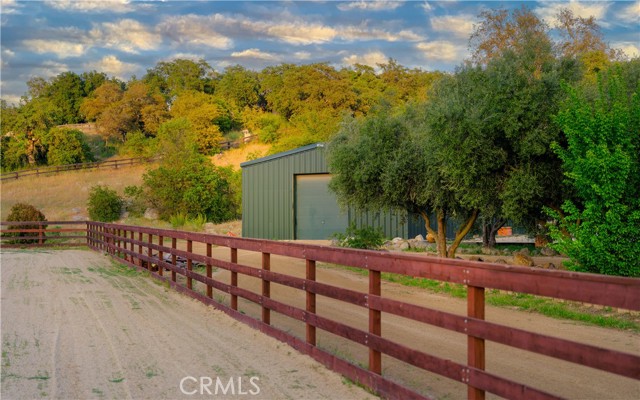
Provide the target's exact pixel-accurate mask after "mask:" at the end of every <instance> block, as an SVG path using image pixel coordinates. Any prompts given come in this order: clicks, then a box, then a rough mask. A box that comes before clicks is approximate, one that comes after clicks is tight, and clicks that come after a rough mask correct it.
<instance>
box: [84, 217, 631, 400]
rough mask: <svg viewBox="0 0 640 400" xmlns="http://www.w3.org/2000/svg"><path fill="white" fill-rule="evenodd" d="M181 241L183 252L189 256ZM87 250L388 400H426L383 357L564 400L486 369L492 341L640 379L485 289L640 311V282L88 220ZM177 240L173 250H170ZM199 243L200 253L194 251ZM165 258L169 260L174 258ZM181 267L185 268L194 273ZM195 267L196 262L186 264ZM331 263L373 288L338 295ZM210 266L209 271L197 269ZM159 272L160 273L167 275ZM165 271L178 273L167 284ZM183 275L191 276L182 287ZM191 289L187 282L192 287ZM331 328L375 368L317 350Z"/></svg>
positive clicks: (603, 352)
mask: <svg viewBox="0 0 640 400" xmlns="http://www.w3.org/2000/svg"><path fill="white" fill-rule="evenodd" d="M178 241H180V244H181V246H180V247H182V249H179V246H178ZM87 242H88V245H89V247H90V248H92V249H94V250H97V251H103V252H106V253H108V254H110V255H111V256H112V257H114V258H117V259H118V260H119V261H121V262H123V263H125V264H128V265H130V266H132V267H135V268H138V269H146V270H148V271H149V272H150V273H151V274H152V276H154V277H155V278H157V279H160V280H163V281H165V282H167V283H168V284H169V285H170V286H172V287H173V288H175V289H177V290H178V291H180V292H182V293H185V294H188V295H190V296H192V297H194V298H196V299H199V300H201V301H203V302H204V303H206V304H210V305H213V306H215V307H217V308H218V309H221V310H223V311H224V312H226V313H227V314H229V315H231V316H232V317H234V318H236V319H238V320H240V321H242V322H245V323H247V324H249V325H250V326H252V327H254V328H256V329H259V330H260V331H262V332H264V333H266V334H268V335H271V336H273V337H275V338H277V339H279V340H281V341H284V342H286V343H289V344H290V345H291V346H293V347H294V348H296V349H298V350H299V351H301V352H303V353H306V354H308V355H310V356H311V357H313V358H315V359H316V360H318V361H320V362H321V363H323V364H324V365H326V366H327V367H329V368H331V369H333V370H335V371H337V372H339V373H341V374H342V375H344V376H346V377H348V378H350V379H352V380H354V381H356V382H359V383H361V384H363V385H365V386H367V387H369V388H371V389H373V390H374V391H375V392H376V393H378V394H380V395H382V396H384V397H388V398H402V399H411V398H425V396H424V395H422V394H420V393H417V392H415V391H413V390H411V389H409V388H406V387H403V386H401V385H399V384H397V383H395V382H393V381H392V380H390V379H389V378H387V377H386V376H385V375H384V374H382V371H383V369H382V367H383V365H382V355H387V356H390V357H393V358H395V359H397V360H400V361H403V362H404V363H407V364H409V365H412V366H415V367H418V368H421V369H423V370H425V371H430V372H433V373H436V374H439V375H441V376H444V377H447V378H449V379H453V380H455V381H458V382H462V383H464V384H466V385H467V387H468V398H470V399H482V398H484V396H485V392H489V393H493V394H497V395H499V396H501V397H504V398H519V399H522V398H526V399H554V398H558V396H557V395H554V394H551V393H547V392H545V391H544V389H541V388H534V387H530V386H528V385H527V384H525V383H520V382H514V381H512V380H510V379H507V378H505V377H501V376H497V375H495V374H492V373H489V372H487V371H485V359H486V354H485V342H486V341H491V342H495V343H499V344H502V345H506V346H511V347H514V348H517V349H521V350H525V351H529V352H533V353H537V354H542V355H545V356H549V357H553V358H556V359H559V360H564V361H568V362H570V363H575V364H579V365H585V366H588V367H591V368H595V369H598V370H601V371H605V372H609V373H613V374H617V375H621V376H624V377H628V378H631V379H635V380H640V357H639V356H637V355H634V354H628V353H624V352H620V351H615V350H610V349H604V348H599V347H595V346H592V345H588V344H582V343H578V342H574V341H571V340H566V339H561V338H556V337H552V336H547V335H543V334H539V333H534V332H530V331H527V330H526V329H517V328H513V327H508V326H503V325H500V324H497V323H493V322H489V321H485V320H484V310H485V290H486V289H500V290H506V291H512V292H519V293H528V294H533V295H540V296H547V297H552V298H556V299H564V300H571V301H578V302H585V303H591V304H597V305H602V306H610V307H615V308H622V309H628V310H640V279H635V278H624V277H611V276H600V275H592V274H580V273H573V272H567V271H550V270H542V269H531V268H524V267H514V266H505V265H501V264H490V263H478V262H470V261H464V260H449V259H440V258H435V257H434V258H432V257H423V256H417V255H406V254H397V253H389V252H376V251H365V250H353V249H342V248H332V247H323V246H315V245H306V244H299V243H286V242H276V241H269V240H258V239H246V238H233V237H226V236H217V235H209V234H198V233H189V232H180V231H174V230H163V229H153V228H144V227H137V226H126V225H118V224H105V223H98V222H87ZM169 242H170V243H171V245H170V246H169ZM194 243H195V244H197V245H198V246H197V247H198V248H199V249H200V251H194V250H193V249H194ZM212 246H222V247H226V248H228V249H229V252H230V253H229V258H228V259H229V260H230V261H225V260H221V259H217V258H214V257H212ZM239 250H242V251H250V252H257V253H260V254H261V260H262V264H261V267H260V268H256V267H252V266H248V265H242V264H240V263H238V251H239ZM165 255H168V257H167V256H165ZM272 255H281V256H286V257H293V258H297V259H302V260H305V265H306V271H305V275H304V276H305V277H304V278H302V277H296V276H291V275H286V274H282V273H277V272H273V271H272V270H271V269H272V268H271V267H272V257H271V256H272ZM178 260H183V264H184V268H182V267H180V266H179V264H178ZM184 260H186V262H185V261H184ZM317 262H326V263H335V264H340V265H346V266H351V267H356V268H362V269H365V270H368V276H369V290H368V291H367V292H358V291H355V290H351V289H345V288H341V287H337V286H334V285H331V284H328V283H324V282H321V281H319V280H318V279H316V263H317ZM195 263H199V264H202V265H205V266H206V269H205V271H204V273H198V272H197V271H194V269H193V265H194V264H195ZM154 266H157V267H158V269H157V271H156V270H155V268H154ZM213 267H217V268H222V269H225V270H228V271H230V279H229V283H224V282H222V281H221V280H216V279H214V278H213V277H212V268H213ZM165 270H168V271H170V272H171V275H170V276H165ZM382 272H392V273H395V274H402V275H406V276H410V277H420V278H429V279H434V280H438V281H442V282H450V283H456V284H462V285H465V286H466V288H467V305H468V307H467V315H456V314H451V313H448V312H443V311H439V310H435V309H430V308H427V307H423V306H420V305H415V304H410V303H405V302H402V301H399V300H394V299H391V298H387V297H384V296H383V295H382V293H381V279H380V277H381V273H382ZM178 275H181V276H183V277H184V278H182V279H177V276H178ZM239 275H244V276H250V277H254V278H257V279H259V280H260V281H261V290H260V291H259V293H256V292H253V291H250V290H247V289H245V288H242V287H240V286H239V285H238V276H239ZM182 281H184V283H182ZM194 281H196V282H201V283H202V284H203V285H205V286H206V294H204V293H200V292H198V291H196V290H194V288H193V285H194ZM272 283H277V284H280V285H284V286H288V287H290V288H294V289H298V290H300V291H302V292H303V293H304V295H305V297H306V303H305V307H304V308H301V307H295V306H293V305H291V304H287V303H285V302H282V301H277V300H274V299H273V298H271V284H272ZM213 289H216V290H219V291H222V292H224V293H227V294H228V295H229V296H230V301H229V304H228V305H227V304H225V303H223V302H221V301H218V300H216V298H214V296H213V295H212V294H213ZM317 296H325V297H328V298H332V299H335V300H339V301H342V302H345V303H348V304H352V305H357V306H360V307H362V308H364V309H367V310H368V320H369V324H368V329H366V330H364V329H357V328H354V327H352V326H349V325H347V324H346V323H345V322H346V321H348V319H347V318H348V317H347V316H345V320H344V321H335V320H331V319H328V318H326V317H323V316H321V315H319V314H318V313H317V310H316V297H317ZM238 298H243V299H246V300H248V301H250V302H253V303H255V304H257V305H259V306H260V307H261V310H262V312H261V316H260V318H259V319H257V318H253V317H251V316H249V315H245V314H244V313H242V312H241V310H239V308H238ZM272 312H275V313H279V314H282V315H285V316H287V317H290V318H292V319H294V320H298V321H300V322H301V323H303V324H304V325H305V330H306V334H305V338H304V339H303V338H299V337H296V336H294V335H293V334H291V333H289V332H288V331H285V330H282V329H278V328H277V327H275V326H273V325H272V324H271V313H272ZM386 314H389V315H397V316H401V317H404V318H407V319H410V320H413V321H417V322H419V323H423V324H429V325H434V326H438V327H441V328H444V329H448V330H450V331H453V332H458V333H461V334H464V335H466V336H467V362H466V363H459V362H455V361H452V360H448V359H443V358H440V357H437V356H435V355H433V354H429V353H427V352H425V351H420V350H416V349H413V348H409V347H407V346H406V345H404V344H402V343H396V342H394V341H392V340H390V339H389V335H387V334H385V335H383V334H382V332H381V320H382V318H384V315H386ZM318 330H323V331H326V332H330V333H332V334H334V335H337V336H340V337H342V338H345V339H348V340H350V341H352V342H354V343H358V344H361V345H363V346H365V347H367V348H368V352H369V363H368V368H363V367H361V366H358V365H355V364H353V363H351V362H349V361H347V360H345V359H342V358H340V357H338V356H337V355H335V354H332V353H330V352H328V351H325V350H323V349H321V348H320V347H318V346H317V345H316V332H317V331H318Z"/></svg>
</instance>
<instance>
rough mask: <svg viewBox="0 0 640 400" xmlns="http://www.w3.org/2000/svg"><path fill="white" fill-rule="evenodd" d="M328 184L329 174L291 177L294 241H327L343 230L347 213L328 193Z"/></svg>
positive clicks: (332, 195)
mask: <svg viewBox="0 0 640 400" xmlns="http://www.w3.org/2000/svg"><path fill="white" fill-rule="evenodd" d="M330 180H331V175H329V174H313V175H296V176H295V183H296V184H295V227H296V230H295V232H296V239H328V238H330V237H331V235H332V234H334V233H336V232H341V233H343V232H344V231H345V229H346V228H347V226H348V223H349V222H348V217H347V212H346V211H343V210H341V209H340V206H338V201H337V199H336V196H335V194H334V193H332V192H331V191H330V190H329V181H330Z"/></svg>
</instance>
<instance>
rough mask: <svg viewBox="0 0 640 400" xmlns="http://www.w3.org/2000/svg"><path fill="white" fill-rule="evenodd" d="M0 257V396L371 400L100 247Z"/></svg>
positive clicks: (307, 359) (304, 358) (306, 359)
mask: <svg viewBox="0 0 640 400" xmlns="http://www.w3.org/2000/svg"><path fill="white" fill-rule="evenodd" d="M0 261H1V267H0V272H1V274H2V276H1V278H2V314H1V318H2V322H1V331H2V378H1V379H2V383H1V397H2V399H38V398H56V399H89V398H97V399H100V398H105V399H132V398H133V399H176V398H190V399H193V398H237V397H240V398H262V399H322V398H325V399H329V398H331V399H333V398H345V399H346V398H357V399H366V398H371V397H372V396H371V395H369V394H368V393H366V392H365V391H364V390H362V389H361V388H359V387H356V386H355V385H352V384H350V383H349V382H347V381H345V380H343V379H342V378H341V377H340V376H339V375H338V374H336V373H334V372H331V371H329V370H327V369H325V368H324V367H323V366H321V365H320V364H318V363H316V362H315V361H314V360H312V359H311V358H310V357H307V356H303V355H301V354H298V353H297V352H295V351H294V350H293V349H291V348H289V347H288V346H286V345H284V344H282V343H280V342H278V341H276V340H275V339H272V338H270V337H268V336H265V335H262V334H261V333H259V332H258V331H255V330H253V329H251V328H249V327H247V326H245V325H243V324H241V323H239V322H237V321H235V320H234V319H232V318H230V317H228V316H227V315H225V314H223V313H221V312H219V311H216V310H214V309H213V308H211V307H207V306H205V305H203V304H202V303H199V302H197V301H195V300H192V299H190V298H188V297H186V296H183V295H180V294H178V293H176V292H175V291H173V290H169V289H167V288H166V287H165V286H163V285H159V284H157V283H154V282H155V281H154V280H152V279H149V278H147V277H144V276H141V275H140V274H138V273H131V272H130V271H129V270H127V269H124V268H122V267H120V268H118V267H117V266H114V264H113V263H112V262H111V261H110V259H108V258H106V257H104V256H102V255H100V254H98V253H95V252H92V251H81V250H66V251H36V252H23V251H7V250H3V251H2V253H1V254H0ZM218 378H220V379H219V382H220V383H219V384H218ZM230 380H231V384H230V383H229V382H230ZM181 381H182V390H181V387H180V384H181ZM200 381H202V383H204V385H205V386H204V387H205V388H206V389H209V391H210V392H211V395H210V394H209V393H207V391H206V389H203V391H202V393H204V395H203V396H201V395H199V392H200V383H201V382H200ZM207 384H209V385H207ZM216 385H218V386H217V395H216ZM232 390H234V391H235V392H234V393H235V396H234V395H232ZM183 391H184V392H186V393H188V394H184V393H183ZM258 391H259V393H258V394H257V395H254V394H256V392H258ZM194 392H195V394H191V393H194ZM224 393H226V396H225V395H224Z"/></svg>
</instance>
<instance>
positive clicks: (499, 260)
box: [494, 258, 508, 264]
mask: <svg viewBox="0 0 640 400" xmlns="http://www.w3.org/2000/svg"><path fill="white" fill-rule="evenodd" d="M494 263H496V264H508V263H507V260H505V259H504V258H498V259H496V260H495V261H494Z"/></svg>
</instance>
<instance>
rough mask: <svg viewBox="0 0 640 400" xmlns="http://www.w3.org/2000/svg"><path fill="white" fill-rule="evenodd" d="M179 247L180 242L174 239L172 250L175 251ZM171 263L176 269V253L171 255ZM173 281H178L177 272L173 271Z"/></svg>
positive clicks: (172, 240) (172, 239)
mask: <svg viewBox="0 0 640 400" xmlns="http://www.w3.org/2000/svg"><path fill="white" fill-rule="evenodd" d="M177 245H178V240H177V239H176V238H174V237H172V238H171V248H172V249H173V250H175V249H176V248H177ZM171 263H172V264H173V267H174V268H175V267H176V265H177V264H176V255H175V253H171ZM171 280H172V281H174V282H175V281H176V271H175V270H171Z"/></svg>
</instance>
